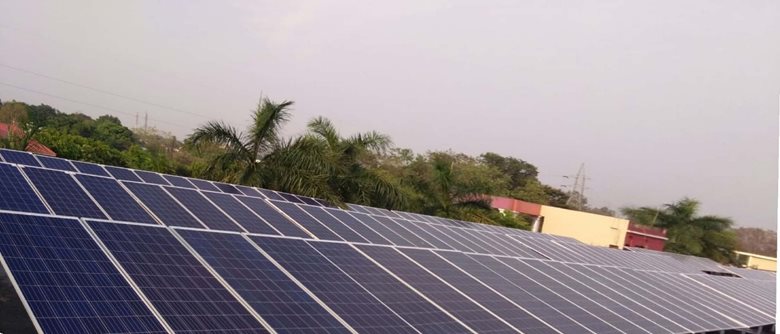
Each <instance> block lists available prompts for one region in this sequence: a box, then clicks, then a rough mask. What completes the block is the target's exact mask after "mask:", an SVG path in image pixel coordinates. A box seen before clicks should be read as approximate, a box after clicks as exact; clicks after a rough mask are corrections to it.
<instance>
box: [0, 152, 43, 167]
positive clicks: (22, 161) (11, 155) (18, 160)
mask: <svg viewBox="0 0 780 334" xmlns="http://www.w3.org/2000/svg"><path fill="white" fill-rule="evenodd" d="M0 156H2V157H3V160H5V161H6V162H10V163H14V164H19V165H25V166H34V167H41V163H40V162H38V160H37V159H35V156H34V155H32V153H29V152H22V151H12V150H6V149H0Z"/></svg>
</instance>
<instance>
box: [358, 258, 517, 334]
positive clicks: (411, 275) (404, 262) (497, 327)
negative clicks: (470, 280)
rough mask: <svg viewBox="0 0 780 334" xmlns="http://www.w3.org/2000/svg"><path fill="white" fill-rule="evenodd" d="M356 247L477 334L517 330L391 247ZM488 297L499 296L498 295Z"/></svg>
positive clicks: (495, 297)
mask: <svg viewBox="0 0 780 334" xmlns="http://www.w3.org/2000/svg"><path fill="white" fill-rule="evenodd" d="M358 248H360V250H362V251H363V252H365V253H366V254H368V256H370V257H371V258H373V259H374V260H376V261H377V262H379V263H380V264H381V265H382V266H384V267H385V268H387V269H388V270H390V271H391V272H393V273H394V274H396V275H397V276H398V277H400V278H401V279H402V280H404V281H405V282H406V283H408V284H409V285H411V286H412V287H414V288H415V289H417V290H418V291H420V292H421V293H422V294H424V295H426V296H427V297H428V298H430V299H431V300H433V302H435V303H436V304H438V305H439V306H441V307H443V308H444V309H445V310H447V311H448V312H450V313H451V314H453V315H454V316H456V317H458V319H460V320H461V321H463V322H464V323H465V324H466V325H468V326H469V327H471V328H472V329H474V330H475V331H477V332H478V333H516V332H517V331H516V330H514V329H513V328H512V327H509V326H508V325H507V324H505V323H503V322H501V320H499V319H498V318H496V317H495V316H493V315H492V314H490V313H488V312H487V311H485V310H484V309H483V308H481V307H480V306H479V305H477V304H475V303H474V302H472V301H471V300H469V299H468V298H466V297H464V296H463V295H461V294H460V293H458V292H457V291H456V290H454V289H453V288H451V287H449V286H448V285H447V284H446V283H444V282H442V281H440V280H439V279H438V278H436V277H435V276H433V275H431V274H430V273H428V272H426V271H425V270H424V269H423V268H421V267H420V266H418V265H416V264H414V262H412V261H409V259H407V258H405V257H404V256H403V255H401V253H399V252H397V251H396V250H395V249H393V248H390V247H381V246H358ZM424 252H429V251H424ZM431 254H432V253H431ZM472 297H473V296H472ZM490 297H491V298H493V299H500V298H501V297H500V296H498V295H493V296H490ZM513 311H514V312H515V314H516V315H518V316H521V315H522V314H523V311H522V310H520V309H519V308H515V309H514V310H513Z"/></svg>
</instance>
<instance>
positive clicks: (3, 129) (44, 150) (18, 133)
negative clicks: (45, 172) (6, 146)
mask: <svg viewBox="0 0 780 334" xmlns="http://www.w3.org/2000/svg"><path fill="white" fill-rule="evenodd" d="M9 136H15V137H17V138H21V137H24V131H23V130H22V129H21V128H19V127H18V126H17V125H16V124H7V123H0V139H6V138H8V137H9ZM25 151H28V152H32V153H35V154H40V155H48V156H51V157H54V156H57V153H54V151H52V150H51V149H50V148H48V147H47V146H46V145H43V144H41V143H40V142H38V141H37V140H35V139H31V140H30V142H28V143H27V147H26V148H25Z"/></svg>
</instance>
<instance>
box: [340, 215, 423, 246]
mask: <svg viewBox="0 0 780 334" xmlns="http://www.w3.org/2000/svg"><path fill="white" fill-rule="evenodd" d="M352 215H353V216H355V218H357V219H358V220H359V221H360V222H362V223H363V224H366V225H367V226H368V227H370V228H371V229H372V230H374V231H376V233H379V235H381V236H382V237H384V238H385V239H387V240H390V241H391V242H392V243H393V244H394V245H397V246H410V247H413V246H414V244H413V243H412V242H410V241H409V240H406V239H405V238H404V237H403V236H401V235H400V234H398V233H396V231H395V230H396V229H397V227H395V226H392V225H391V226H392V228H391V227H388V226H387V225H386V224H385V223H384V222H380V221H378V220H376V219H374V218H375V217H373V216H369V215H366V214H362V213H353V214H352Z"/></svg>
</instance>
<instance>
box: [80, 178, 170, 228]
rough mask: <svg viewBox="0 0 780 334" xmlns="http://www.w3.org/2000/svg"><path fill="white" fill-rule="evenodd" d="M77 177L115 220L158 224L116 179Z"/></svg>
mask: <svg viewBox="0 0 780 334" xmlns="http://www.w3.org/2000/svg"><path fill="white" fill-rule="evenodd" d="M76 179H77V180H78V182H79V183H81V185H82V186H84V188H85V189H87V191H88V192H89V193H90V194H91V195H92V198H94V199H95V200H96V201H97V202H98V203H99V204H100V206H101V207H103V209H104V210H106V212H107V213H108V215H109V216H111V218H112V219H114V220H121V221H128V222H137V223H146V224H155V225H156V224H157V221H155V220H154V218H152V216H150V215H149V213H148V212H146V210H145V209H144V208H143V207H141V205H139V204H138V202H136V201H135V199H134V198H133V197H132V196H131V195H130V194H129V193H128V192H127V191H126V190H125V189H124V188H122V186H121V185H120V184H119V182H117V181H116V180H114V179H109V178H105V177H99V176H91V175H85V174H77V175H76Z"/></svg>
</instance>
